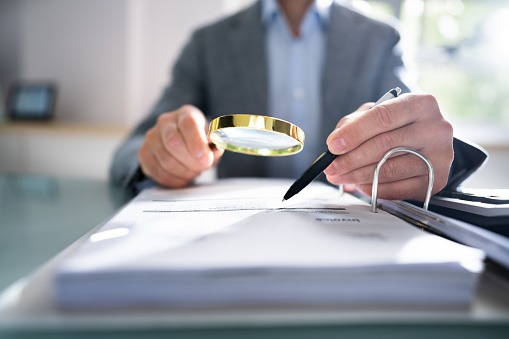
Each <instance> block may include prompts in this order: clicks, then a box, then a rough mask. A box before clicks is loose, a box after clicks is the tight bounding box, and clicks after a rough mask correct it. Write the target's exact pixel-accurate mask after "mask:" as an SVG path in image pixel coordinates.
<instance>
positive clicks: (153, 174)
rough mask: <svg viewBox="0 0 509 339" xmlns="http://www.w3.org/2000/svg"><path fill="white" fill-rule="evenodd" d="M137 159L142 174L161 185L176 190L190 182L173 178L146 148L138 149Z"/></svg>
mask: <svg viewBox="0 0 509 339" xmlns="http://www.w3.org/2000/svg"><path fill="white" fill-rule="evenodd" d="M138 158H139V160H140V167H141V170H142V172H143V173H144V174H145V175H146V176H147V177H149V178H152V179H153V180H154V181H156V182H157V183H159V184H161V185H164V186H168V187H174V188H178V187H184V186H186V185H187V184H188V183H189V182H190V180H188V179H184V178H180V177H178V176H175V175H173V174H171V173H169V172H168V171H167V170H165V169H164V168H163V167H161V165H160V164H159V161H158V160H157V158H156V157H155V155H154V154H153V153H152V152H151V151H149V150H148V149H147V148H140V150H139V152H138Z"/></svg>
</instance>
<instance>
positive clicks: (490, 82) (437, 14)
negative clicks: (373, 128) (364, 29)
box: [352, 0, 509, 137]
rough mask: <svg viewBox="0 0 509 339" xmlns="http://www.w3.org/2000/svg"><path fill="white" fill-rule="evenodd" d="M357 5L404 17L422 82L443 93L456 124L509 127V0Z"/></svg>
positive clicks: (408, 47)
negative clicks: (508, 0)
mask: <svg viewBox="0 0 509 339" xmlns="http://www.w3.org/2000/svg"><path fill="white" fill-rule="evenodd" d="M352 5H353V6H354V7H356V8H358V9H360V10H361V11H364V12H367V14H368V15H372V16H374V17H379V18H380V17H384V16H385V17H386V16H388V15H393V16H396V17H398V18H399V19H400V20H401V27H400V30H401V33H402V39H403V40H402V41H403V45H404V48H405V51H406V52H407V53H408V56H409V60H411V61H412V62H413V63H414V66H415V67H417V69H418V73H419V86H420V87H421V89H422V90H423V91H425V92H429V93H432V94H434V95H435V96H436V97H437V99H438V101H439V103H440V106H441V109H442V112H443V114H444V115H445V116H446V117H447V119H448V120H450V121H452V122H453V123H454V124H455V126H457V125H460V126H461V125H465V124H467V125H468V124H469V125H470V126H472V125H475V126H478V125H491V126H497V128H499V129H500V127H501V126H505V128H507V127H509V42H508V41H509V40H508V39H509V37H508V36H509V3H508V2H507V1H504V0H366V1H360V0H352ZM490 130H494V127H492V128H491V129H490V128H488V133H489V131H490ZM485 133H486V131H485ZM492 137H493V136H492Z"/></svg>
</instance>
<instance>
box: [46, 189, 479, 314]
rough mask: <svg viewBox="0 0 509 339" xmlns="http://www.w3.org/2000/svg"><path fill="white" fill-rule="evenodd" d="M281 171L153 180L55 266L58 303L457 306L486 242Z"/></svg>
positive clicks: (470, 286) (472, 281)
mask: <svg viewBox="0 0 509 339" xmlns="http://www.w3.org/2000/svg"><path fill="white" fill-rule="evenodd" d="M290 184H291V182H290V181H286V180H254V179H251V180H247V179H244V180H241V179H237V180H223V181H219V182H217V183H215V184H211V185H204V186H199V187H193V188H188V189H182V190H164V189H158V188H156V189H149V190H146V191H144V192H142V193H141V194H140V195H139V196H138V197H136V198H135V199H134V200H133V201H132V202H131V203H129V204H128V205H127V206H126V207H125V208H124V209H123V210H121V211H120V212H119V213H118V214H117V215H116V216H114V217H113V218H112V219H111V220H109V221H108V222H107V223H106V224H105V225H103V226H102V227H100V229H98V230H97V232H95V233H94V234H93V235H92V236H90V238H89V239H88V240H87V241H86V243H84V245H83V246H82V247H81V248H80V249H79V250H78V251H76V252H75V253H73V254H72V255H71V256H70V257H69V258H67V260H65V261H64V264H63V265H62V266H61V267H60V269H59V270H58V271H57V274H56V276H55V284H54V288H55V297H56V301H57V303H58V305H60V306H61V307H65V308H115V307H118V308H120V307H122V308H128V307H169V308H173V307H209V306H213V307H217V306H253V305H257V306H259V305H263V306H281V305H306V306H347V307H350V306H360V307H364V306H370V307H372V306H384V307H385V306H397V307H399V306H403V307H412V308H413V307H431V308H442V307H464V306H467V305H469V303H470V302H471V300H472V296H473V292H474V289H475V285H476V282H477V278H478V275H479V273H480V271H481V270H482V260H483V257H484V254H483V252H481V251H479V250H475V249H472V248H469V247H465V246H462V245H459V244H457V243H454V242H451V241H448V240H446V239H443V238H441V237H438V236H435V235H432V234H430V233H427V232H425V231H422V230H419V229H417V228H415V227H414V226H412V225H410V224H408V223H406V222H404V221H402V220H400V219H398V218H396V217H395V216H392V215H390V214H388V213H386V212H383V211H379V212H378V213H371V212H370V206H369V205H368V204H366V203H364V202H362V201H360V200H358V199H357V198H354V197H352V196H350V195H344V196H340V195H339V193H338V191H337V190H336V189H334V188H332V187H330V186H327V185H325V184H318V183H317V184H312V185H311V186H309V187H307V188H306V189H305V190H304V191H302V192H301V193H300V194H299V195H297V196H296V197H294V198H292V199H291V200H289V201H287V202H284V203H282V202H281V199H282V196H283V195H284V193H285V192H286V190H287V188H288V187H289V185H290Z"/></svg>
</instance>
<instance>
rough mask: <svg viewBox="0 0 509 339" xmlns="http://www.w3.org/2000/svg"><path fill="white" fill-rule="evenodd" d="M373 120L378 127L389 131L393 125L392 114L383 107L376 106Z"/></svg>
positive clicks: (388, 109)
mask: <svg viewBox="0 0 509 339" xmlns="http://www.w3.org/2000/svg"><path fill="white" fill-rule="evenodd" d="M375 119H376V121H377V122H378V124H380V126H382V127H384V128H385V129H389V128H390V127H392V125H393V121H394V113H393V112H392V111H391V109H390V108H388V107H387V106H385V105H380V106H377V110H376V114H375Z"/></svg>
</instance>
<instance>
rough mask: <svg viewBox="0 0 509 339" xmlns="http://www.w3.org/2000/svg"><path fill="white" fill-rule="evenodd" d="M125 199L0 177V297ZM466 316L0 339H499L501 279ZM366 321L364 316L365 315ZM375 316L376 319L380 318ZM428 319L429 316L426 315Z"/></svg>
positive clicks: (502, 327)
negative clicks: (341, 337)
mask: <svg viewBox="0 0 509 339" xmlns="http://www.w3.org/2000/svg"><path fill="white" fill-rule="evenodd" d="M132 197H133V194H132V193H131V192H129V191H126V190H124V189H122V188H120V187H117V186H114V185H112V184H109V183H107V182H102V181H96V180H81V179H61V178H51V177H44V176H23V175H6V174H3V175H2V174H0V272H1V273H0V289H1V290H4V289H5V288H7V287H8V286H10V285H11V284H13V283H14V282H15V281H17V280H18V279H21V278H23V277H27V276H28V275H30V274H32V273H33V272H34V271H35V270H37V269H38V268H39V267H41V266H42V265H44V264H45V263H47V262H48V261H49V260H50V259H52V258H53V257H54V256H56V255H57V254H58V253H60V252H61V251H62V250H64V249H65V248H66V247H68V246H69V245H70V244H72V243H74V242H75V241H77V240H78V239H79V238H80V237H82V236H83V235H84V234H86V233H87V232H89V231H90V230H91V229H92V228H94V227H95V226H96V225H98V224H100V223H101V222H103V221H104V220H106V219H107V218H109V217H110V216H112V215H113V214H114V213H115V211H116V210H118V209H119V208H120V207H121V206H123V205H124V204H125V203H126V202H128V201H129V200H130V199H131V198H132ZM485 273H486V274H485V275H483V277H482V279H481V284H480V286H479V291H478V296H477V298H476V308H477V309H478V311H475V312H474V310H472V312H471V313H466V314H460V315H452V316H450V317H449V316H446V317H445V318H441V316H440V315H436V316H432V317H431V318H430V317H425V318H422V319H421V318H419V317H409V318H407V317H403V318H398V316H388V317H385V316H382V317H381V318H380V319H382V320H377V319H378V318H377V317H376V316H375V317H370V316H367V317H366V316H365V314H364V315H363V313H362V312H361V313H357V315H355V314H354V315H352V314H347V315H345V318H344V319H342V320H341V321H340V322H337V323H334V322H332V323H331V322H327V321H325V322H321V321H317V322H315V323H314V324H313V322H308V323H306V324H302V325H298V324H295V325H281V324H278V323H277V322H276V323H273V324H267V325H266V326H265V325H264V326H259V325H249V324H247V325H242V326H238V325H235V326H224V325H222V326H207V325H203V326H198V327H191V328H189V327H180V328H179V327H178V326H175V324H173V325H172V326H164V325H159V326H156V327H151V326H145V327H143V326H141V327H140V328H130V329H126V328H107V329H104V328H86V329H83V328H82V329H79V330H76V329H65V328H63V329H55V328H35V329H34V328H23V326H16V327H2V326H0V338H71V337H72V338H88V337H94V338H168V337H169V336H171V337H172V338H204V337H206V338H211V337H212V338H276V337H277V338H280V337H291V338H328V337H335V338H337V337H340V336H343V337H345V338H374V337H376V338H409V337H412V338H427V339H429V338H430V337H432V336H434V337H444V338H445V337H448V338H451V337H460V336H461V338H504V337H505V338H507V337H508V336H509V272H507V271H506V270H504V269H501V268H500V267H498V266H496V265H494V264H492V263H488V269H487V270H486V272H485ZM366 313H367V314H369V311H368V312H366ZM382 313H383V312H382ZM428 315H429V314H428Z"/></svg>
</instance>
